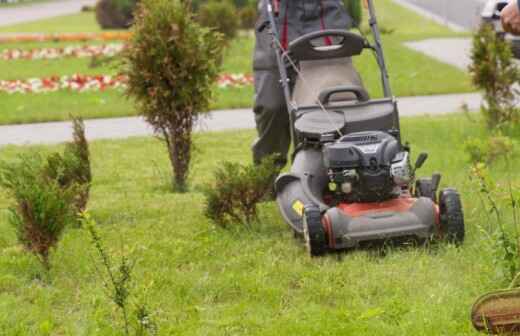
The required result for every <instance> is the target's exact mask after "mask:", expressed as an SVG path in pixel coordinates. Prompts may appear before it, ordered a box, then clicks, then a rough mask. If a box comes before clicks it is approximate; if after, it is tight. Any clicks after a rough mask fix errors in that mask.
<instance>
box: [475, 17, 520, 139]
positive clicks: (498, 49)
mask: <svg viewBox="0 0 520 336" xmlns="http://www.w3.org/2000/svg"><path fill="white" fill-rule="evenodd" d="M512 55H513V54H512V51H511V47H510V46H509V44H508V43H507V42H506V41H504V40H503V39H502V38H500V37H499V36H497V34H496V33H495V31H494V30H493V29H492V28H491V27H490V25H488V24H484V25H482V26H481V28H480V30H479V31H478V33H476V34H475V35H474V37H473V50H472V54H471V59H472V64H471V66H470V68H469V71H470V73H471V76H472V80H473V83H474V85H475V86H476V87H478V88H479V89H482V90H483V91H484V104H483V105H482V107H481V110H482V113H483V115H484V118H485V120H486V123H487V126H488V128H489V129H491V130H494V129H497V128H502V127H505V128H507V127H510V126H511V125H512V124H518V123H519V121H520V112H519V109H518V108H517V107H516V103H515V94H516V93H517V90H516V89H514V88H513V85H514V84H515V83H518V82H519V81H520V70H519V69H518V67H517V66H516V65H515V63H514V60H513V57H512Z"/></svg>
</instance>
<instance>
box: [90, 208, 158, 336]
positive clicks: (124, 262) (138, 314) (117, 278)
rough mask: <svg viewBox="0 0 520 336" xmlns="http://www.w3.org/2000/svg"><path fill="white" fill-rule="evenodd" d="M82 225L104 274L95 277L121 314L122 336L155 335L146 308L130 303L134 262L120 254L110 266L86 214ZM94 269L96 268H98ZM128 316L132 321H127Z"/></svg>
mask: <svg viewBox="0 0 520 336" xmlns="http://www.w3.org/2000/svg"><path fill="white" fill-rule="evenodd" d="M83 224H84V226H85V227H86V229H87V231H88V233H89V234H90V239H91V242H92V245H93V247H94V249H95V250H96V252H97V253H98V255H99V258H100V259H101V264H102V266H103V267H102V268H103V270H104V273H105V274H104V275H103V274H101V273H100V274H98V275H99V276H100V277H101V278H102V282H103V284H104V285H105V287H106V289H107V290H108V293H107V296H108V297H109V298H110V300H111V301H112V302H113V303H114V305H115V306H116V307H117V309H118V310H119V311H120V313H121V316H122V320H123V325H122V329H123V333H124V335H126V336H128V335H131V334H132V335H136V336H144V335H155V334H157V325H156V324H155V323H154V321H153V320H152V319H151V314H150V312H149V311H148V308H147V307H146V306H145V305H143V304H136V305H133V307H132V305H131V303H130V299H131V297H132V294H133V288H132V286H131V282H132V270H133V264H134V263H133V262H132V261H130V260H129V259H128V257H126V256H125V255H123V256H122V257H121V261H120V262H119V264H118V265H117V266H115V267H114V265H113V261H112V258H111V257H110V255H109V254H108V252H107V251H106V249H105V247H104V246H103V240H102V239H101V235H100V234H99V232H98V230H97V227H96V223H95V221H94V220H93V219H92V218H91V217H90V216H89V215H88V214H87V213H84V214H83ZM95 268H96V269H98V267H95ZM131 314H132V317H133V319H132V320H131V319H130V317H131V316H130V315H131ZM132 321H135V323H132ZM130 331H132V333H130Z"/></svg>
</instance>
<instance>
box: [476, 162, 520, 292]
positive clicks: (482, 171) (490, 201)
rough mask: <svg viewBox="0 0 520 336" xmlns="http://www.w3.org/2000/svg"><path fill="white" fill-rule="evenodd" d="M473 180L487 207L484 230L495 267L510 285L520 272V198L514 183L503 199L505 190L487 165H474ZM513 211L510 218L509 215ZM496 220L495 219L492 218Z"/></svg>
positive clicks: (509, 185)
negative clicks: (519, 208)
mask: <svg viewBox="0 0 520 336" xmlns="http://www.w3.org/2000/svg"><path fill="white" fill-rule="evenodd" d="M471 177H472V179H473V180H474V181H476V182H477V184H478V188H479V191H480V193H479V196H480V198H481V202H482V204H483V205H484V209H483V212H484V214H483V215H485V216H487V221H488V227H487V228H483V227H482V228H481V231H482V232H484V233H485V234H486V236H487V238H488V242H489V243H490V248H491V250H492V252H493V255H494V259H493V262H494V266H495V270H496V272H497V276H498V277H499V278H501V279H503V281H504V283H510V282H511V281H512V280H513V279H514V278H515V277H516V276H517V274H518V272H519V271H520V246H519V244H520V236H519V233H518V232H519V231H518V229H519V227H518V224H519V223H518V218H519V217H518V206H519V205H520V198H519V197H518V194H516V195H515V192H514V190H513V187H512V185H511V181H510V180H509V183H508V191H507V193H508V196H507V197H506V199H504V198H503V197H500V196H499V195H500V194H503V193H504V191H503V190H501V189H500V188H497V184H496V183H495V181H494V180H493V179H492V177H491V176H490V174H489V171H488V170H487V168H486V166H485V165H484V164H477V165H475V166H473V169H472V174H471ZM507 212H511V217H510V218H511V219H510V220H509V218H506V216H505V215H506V213H507ZM492 217H493V218H492Z"/></svg>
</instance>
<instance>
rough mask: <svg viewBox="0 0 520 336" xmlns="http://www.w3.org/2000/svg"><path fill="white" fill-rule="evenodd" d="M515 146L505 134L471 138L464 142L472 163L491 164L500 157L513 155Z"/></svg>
mask: <svg viewBox="0 0 520 336" xmlns="http://www.w3.org/2000/svg"><path fill="white" fill-rule="evenodd" d="M513 147H514V145H513V140H512V139H511V138H509V137H507V136H503V135H497V136H492V137H489V138H484V139H481V138H471V139H469V140H467V141H466V142H465V143H464V148H465V150H466V153H468V155H469V160H470V162H471V163H472V164H478V163H485V164H491V163H493V162H495V161H496V160H497V159H499V158H503V157H507V156H509V155H511V154H512V153H513Z"/></svg>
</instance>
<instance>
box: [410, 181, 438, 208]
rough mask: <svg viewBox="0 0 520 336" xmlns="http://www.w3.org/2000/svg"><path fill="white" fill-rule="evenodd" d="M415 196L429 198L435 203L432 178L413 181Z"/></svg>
mask: <svg viewBox="0 0 520 336" xmlns="http://www.w3.org/2000/svg"><path fill="white" fill-rule="evenodd" d="M415 196H416V197H426V198H429V199H431V200H432V201H433V202H435V203H437V197H436V195H435V191H434V190H433V182H432V179H429V178H422V179H418V180H417V182H416V183H415Z"/></svg>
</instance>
